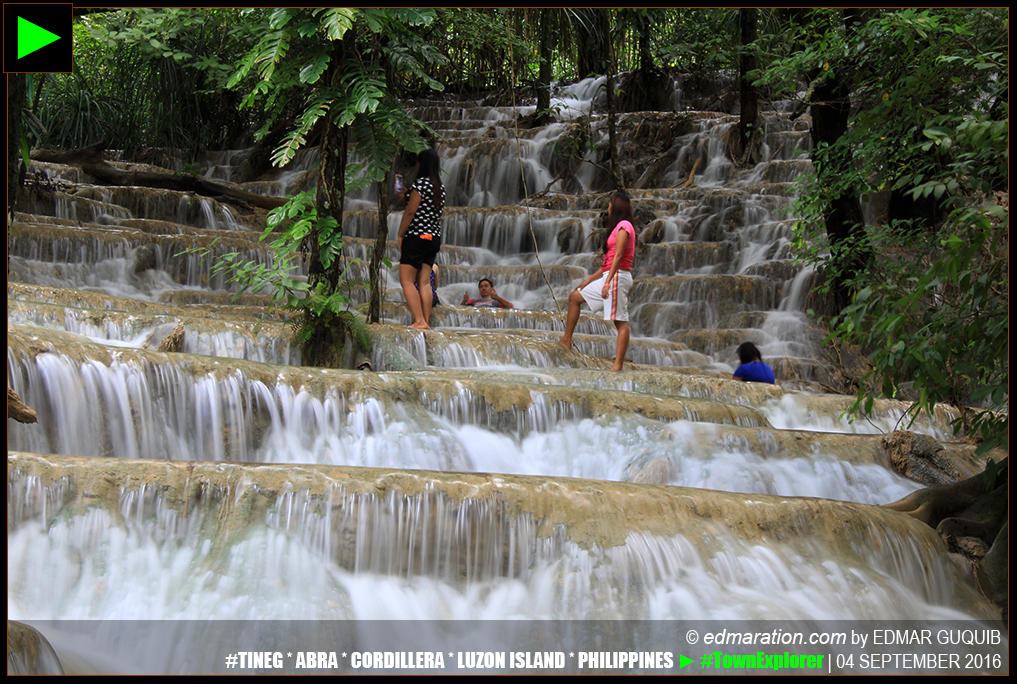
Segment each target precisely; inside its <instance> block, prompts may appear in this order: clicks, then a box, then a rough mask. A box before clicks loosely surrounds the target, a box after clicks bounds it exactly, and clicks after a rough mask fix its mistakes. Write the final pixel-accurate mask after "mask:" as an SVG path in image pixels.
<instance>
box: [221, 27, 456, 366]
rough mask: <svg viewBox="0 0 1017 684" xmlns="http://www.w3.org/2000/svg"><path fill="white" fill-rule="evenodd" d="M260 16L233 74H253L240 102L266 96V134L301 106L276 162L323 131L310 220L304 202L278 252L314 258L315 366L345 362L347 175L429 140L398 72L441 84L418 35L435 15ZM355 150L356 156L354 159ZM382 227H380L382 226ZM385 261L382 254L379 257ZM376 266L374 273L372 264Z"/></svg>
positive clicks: (380, 170) (377, 167)
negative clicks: (401, 91) (405, 103)
mask: <svg viewBox="0 0 1017 684" xmlns="http://www.w3.org/2000/svg"><path fill="white" fill-rule="evenodd" d="M248 12H249V16H251V17H252V19H256V20H255V21H254V22H253V28H252V32H253V33H254V35H255V37H256V38H257V44H256V45H255V47H254V48H253V49H251V51H250V52H249V53H248V54H247V56H246V57H245V58H244V59H243V61H242V62H241V63H240V66H239V68H238V69H237V71H236V73H235V74H234V75H233V77H232V78H231V79H230V81H229V85H230V86H231V87H234V86H237V85H239V84H241V83H242V82H243V81H244V79H245V78H246V77H247V76H248V75H249V74H252V73H256V74H257V79H256V83H255V84H254V86H253V88H252V89H251V91H250V93H249V95H248V96H247V98H246V99H245V101H244V104H245V105H246V106H253V105H254V104H255V103H262V104H263V105H264V106H265V107H266V108H267V110H268V113H269V116H268V119H267V121H266V123H265V125H264V126H263V127H262V129H261V131H260V133H261V134H262V135H264V134H265V133H266V132H267V131H268V130H269V129H270V127H271V126H272V125H273V124H274V123H275V122H276V120H277V119H279V118H280V117H283V116H285V115H286V114H287V112H288V110H290V109H291V108H294V107H297V108H299V109H300V113H299V114H298V115H297V116H296V118H295V123H294V125H293V127H292V129H291V130H290V132H289V133H288V134H286V135H285V136H284V137H283V140H282V142H281V144H280V145H279V146H278V147H277V148H276V150H275V153H274V154H273V157H272V161H273V163H274V164H275V165H277V166H285V165H286V164H287V163H289V162H290V160H292V159H293V156H294V155H295V154H296V152H297V150H299V149H300V148H301V147H303V146H304V145H305V144H306V143H307V141H308V138H309V137H310V136H311V135H312V134H317V135H318V136H319V138H320V140H321V142H320V144H319V158H320V168H319V174H318V190H317V195H316V199H315V208H314V211H313V217H310V216H309V213H310V210H309V208H307V207H304V208H302V209H301V210H300V211H299V212H298V213H296V214H293V215H292V216H289V217H287V218H290V219H294V218H298V217H305V218H310V220H309V221H306V222H305V221H298V224H299V225H300V226H301V229H300V230H296V231H294V230H286V231H285V233H284V242H283V243H282V244H279V243H278V240H277V249H284V250H285V251H288V252H290V253H292V252H295V251H296V249H297V245H299V249H300V250H302V251H303V252H304V253H306V254H307V256H308V259H309V262H310V263H309V275H308V284H309V290H308V295H307V297H306V298H305V300H303V304H302V306H301V310H302V313H301V318H300V321H299V332H298V334H299V336H300V339H301V341H302V342H303V344H304V353H305V358H306V359H307V360H308V362H309V363H311V364H314V365H326V366H335V365H338V364H339V361H340V358H341V354H342V350H343V349H344V347H345V343H346V338H347V330H348V327H347V325H345V324H346V323H347V322H348V321H349V320H350V319H349V316H348V315H347V314H348V313H349V312H348V306H349V299H348V298H347V297H346V296H345V294H344V289H345V288H344V286H343V285H342V280H343V278H344V276H345V275H346V267H347V263H346V261H345V260H344V259H343V257H342V211H343V202H344V199H345V194H346V188H347V183H348V182H362V183H370V182H380V181H383V180H384V179H385V174H386V172H387V171H388V169H389V167H390V166H391V163H392V160H393V157H394V156H395V154H396V153H397V152H398V151H399V150H400V149H401V148H405V149H408V150H410V151H414V152H415V151H419V150H422V149H424V148H425V147H426V143H425V142H424V140H423V139H422V138H421V137H420V135H419V131H420V127H421V126H422V124H421V123H420V122H418V121H416V120H415V119H414V118H413V117H411V116H410V115H409V114H407V113H406V111H405V109H404V108H403V107H402V106H401V105H400V103H399V102H398V101H397V99H396V94H397V93H396V85H395V83H393V80H394V79H397V78H403V79H416V80H418V81H420V82H422V83H424V84H426V85H427V86H429V87H432V88H435V89H439V90H440V89H441V84H439V83H438V82H437V81H435V80H434V79H433V78H431V77H430V76H429V75H428V73H427V69H426V68H425V67H426V65H428V64H435V63H440V62H441V61H442V59H443V58H442V56H441V55H440V54H438V53H437V52H436V51H435V50H434V49H433V48H432V47H431V46H429V45H428V44H427V43H426V42H424V41H423V39H422V38H421V37H420V36H419V35H417V33H415V31H414V29H415V28H422V27H425V26H427V25H428V24H430V23H431V22H432V21H433V19H434V12H433V11H430V10H415V9H348V8H329V9H313V10H306V9H296V8H286V9H276V10H272V11H270V12H264V11H261V10H248ZM350 147H353V148H354V149H355V151H356V159H357V161H356V162H355V163H348V154H349V149H350ZM385 229H386V227H385V225H384V224H382V225H380V226H379V230H382V231H383V230H385ZM375 257H376V258H378V259H380V258H381V255H378V254H376V255H375ZM375 272H377V271H375Z"/></svg>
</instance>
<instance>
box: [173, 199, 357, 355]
mask: <svg viewBox="0 0 1017 684" xmlns="http://www.w3.org/2000/svg"><path fill="white" fill-rule="evenodd" d="M270 238H271V242H270V243H269V244H270V245H271V247H272V249H273V258H272V260H271V262H270V263H263V262H258V261H253V260H250V259H247V258H245V257H244V255H243V254H241V253H239V252H228V253H226V254H222V255H220V256H218V257H214V256H213V254H214V252H213V250H214V247H215V243H214V242H213V244H212V245H211V246H209V247H207V248H202V249H196V250H190V251H191V252H193V253H197V254H200V255H201V256H202V257H204V258H206V259H210V260H212V267H211V272H212V274H213V275H224V276H226V278H227V279H228V281H229V282H231V283H233V284H234V285H236V286H237V287H238V290H237V293H236V295H235V296H234V299H237V298H239V297H240V296H241V295H243V294H245V293H247V292H251V291H255V292H262V291H265V290H267V291H268V292H269V293H270V294H271V295H272V304H271V307H277V306H278V307H281V308H283V309H286V310H289V311H294V312H296V313H297V314H298V315H297V316H296V317H294V318H293V319H292V323H293V327H294V330H295V331H296V335H297V339H298V340H299V341H300V343H301V344H302V345H303V346H304V347H305V348H306V347H307V346H308V345H312V344H313V345H318V346H322V345H323V344H324V343H323V340H322V336H321V332H320V331H321V330H323V329H327V331H328V334H327V337H328V339H329V340H331V341H330V342H329V343H328V345H333V346H334V345H338V346H339V347H340V348H339V349H334V348H332V349H325V350H324V351H325V352H326V355H327V356H329V357H331V358H333V359H338V358H339V357H340V356H341V354H342V349H341V347H342V346H343V345H344V344H345V339H346V337H347V335H348V336H350V337H352V338H353V340H354V341H355V342H356V343H357V344H358V346H359V347H360V348H361V349H363V350H364V351H370V349H371V339H370V336H369V335H368V333H367V326H366V324H365V323H364V320H363V319H362V318H361V317H360V316H359V315H357V314H356V313H354V312H353V311H351V310H350V306H351V305H352V300H351V299H350V293H351V292H353V291H355V290H357V289H359V288H367V287H368V285H369V283H367V281H365V280H363V279H359V278H348V277H345V272H346V270H347V269H348V268H349V267H350V266H355V265H357V264H359V260H356V259H351V260H348V261H347V262H346V264H345V268H344V269H343V274H344V277H342V278H341V279H340V280H339V281H338V283H337V284H336V285H335V286H331V285H329V284H328V283H327V282H325V281H323V280H320V281H318V282H317V283H315V284H313V285H311V284H309V283H308V281H307V279H306V278H304V277H302V276H300V275H299V273H300V272H301V270H302V269H301V264H302V263H303V262H304V261H305V258H306V251H305V246H306V245H308V243H309V242H310V241H311V240H314V241H316V242H317V243H318V244H319V245H320V248H319V255H320V257H321V259H322V262H323V263H324V264H325V266H326V268H331V267H332V265H333V264H335V263H336V262H337V261H339V260H341V259H343V256H342V248H343V239H342V232H341V231H340V230H339V223H338V221H336V220H335V219H334V218H333V217H331V216H319V215H318V211H317V208H316V207H315V204H314V193H313V192H310V191H308V192H303V193H300V194H299V195H295V196H293V197H291V198H290V200H289V201H288V202H287V203H286V204H285V205H283V206H282V207H280V208H278V209H274V210H273V211H271V212H270V213H269V215H268V221H267V227H266V229H265V232H264V233H263V234H262V235H261V237H260V238H259V240H262V241H264V240H268V239H270ZM271 307H270V308H271ZM328 345H325V346H328ZM322 351H323V350H321V349H318V350H316V352H317V354H318V356H319V358H320V354H321V352H322Z"/></svg>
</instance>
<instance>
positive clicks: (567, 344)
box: [558, 338, 572, 351]
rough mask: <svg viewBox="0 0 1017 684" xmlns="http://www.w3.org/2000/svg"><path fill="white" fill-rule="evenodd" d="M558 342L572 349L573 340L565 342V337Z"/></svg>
mask: <svg viewBox="0 0 1017 684" xmlns="http://www.w3.org/2000/svg"><path fill="white" fill-rule="evenodd" d="M558 344H560V345H561V346H563V347H565V348H566V349H568V350H569V351H572V342H571V341H569V342H565V339H564V338H562V339H560V340H558Z"/></svg>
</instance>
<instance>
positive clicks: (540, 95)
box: [533, 9, 554, 126]
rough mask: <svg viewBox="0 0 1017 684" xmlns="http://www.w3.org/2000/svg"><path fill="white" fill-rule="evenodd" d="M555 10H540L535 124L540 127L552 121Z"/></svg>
mask: <svg viewBox="0 0 1017 684" xmlns="http://www.w3.org/2000/svg"><path fill="white" fill-rule="evenodd" d="M553 11H554V10H551V9H542V10H540V14H539V16H540V71H539V76H538V77H537V116H536V118H534V121H533V122H534V123H535V124H536V125H538V126H543V125H544V124H547V123H550V121H551V112H550V109H551V58H552V50H551V48H552V44H551V13H552V12H553Z"/></svg>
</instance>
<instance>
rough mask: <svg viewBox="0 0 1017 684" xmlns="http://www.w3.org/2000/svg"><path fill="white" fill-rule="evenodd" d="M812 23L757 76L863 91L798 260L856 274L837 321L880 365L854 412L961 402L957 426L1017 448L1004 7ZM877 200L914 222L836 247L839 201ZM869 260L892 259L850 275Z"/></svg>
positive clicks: (817, 178)
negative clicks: (877, 406) (901, 401)
mask: <svg viewBox="0 0 1017 684" xmlns="http://www.w3.org/2000/svg"><path fill="white" fill-rule="evenodd" d="M810 17H811V19H810V21H808V22H805V23H802V24H794V23H791V24H790V25H789V26H788V28H787V31H786V34H785V35H781V36H778V37H776V39H775V41H774V42H773V43H771V47H774V49H776V48H777V47H779V48H780V49H781V50H783V52H781V53H779V54H776V55H775V54H774V53H773V52H771V53H770V57H771V58H774V57H776V58H775V59H774V60H773V61H771V63H770V64H769V65H768V66H767V67H766V68H765V69H763V70H761V71H760V73H759V78H758V81H757V82H758V84H760V85H764V86H767V87H770V88H776V89H778V92H780V89H786V90H785V92H786V91H787V90H790V91H792V92H800V91H801V90H802V89H803V88H802V84H801V79H802V78H805V80H806V83H807V86H806V87H805V88H804V90H805V92H806V93H807V95H806V99H807V100H808V98H809V97H810V94H811V93H812V92H814V91H815V90H817V89H818V88H819V85H820V84H822V83H823V82H825V81H827V80H828V79H834V78H839V79H842V80H843V82H844V83H849V84H850V85H851V93H852V94H851V102H852V109H853V112H854V114H853V116H852V119H851V122H850V126H849V128H848V130H847V132H845V133H844V134H842V135H841V136H840V138H839V139H837V140H836V141H835V142H833V143H830V144H820V145H817V146H816V148H815V149H814V150H813V153H812V159H813V166H814V171H815V172H814V173H813V174H811V175H809V176H808V177H806V178H805V179H804V180H803V181H802V184H801V187H800V190H801V195H800V199H799V200H798V201H797V202H796V204H795V212H796V213H797V215H798V216H799V217H800V220H799V221H798V222H797V223H796V247H797V248H798V249H799V254H801V255H803V256H804V258H806V260H810V261H812V262H813V263H814V264H815V265H816V266H817V268H819V269H820V270H821V271H824V272H825V275H826V276H827V278H826V280H827V282H831V281H834V280H836V279H838V278H847V277H851V278H853V280H852V281H851V282H850V285H851V288H852V289H853V291H854V292H855V295H854V298H853V300H852V301H851V303H850V304H849V305H848V306H847V307H846V308H844V310H843V311H841V312H840V315H839V316H835V317H834V318H833V319H832V321H831V328H832V330H833V332H832V334H831V337H832V338H834V339H839V340H843V341H847V342H851V343H855V344H858V345H860V346H861V347H862V349H863V351H865V352H866V353H868V354H869V355H870V360H871V362H872V364H873V368H872V372H871V373H870V374H869V375H868V377H867V380H868V381H869V384H868V385H866V386H865V387H863V388H861V389H860V391H859V394H858V399H857V401H856V402H855V405H854V407H853V408H854V410H855V411H859V410H868V409H869V408H871V406H872V402H873V399H874V397H875V396H877V395H878V394H880V393H881V394H883V395H884V396H888V397H898V398H911V399H912V400H913V401H914V404H913V414H912V417H913V416H914V415H917V414H918V413H920V412H923V411H924V412H929V413H931V412H932V411H933V410H934V408H935V406H936V404H937V403H941V402H947V403H951V404H954V405H956V406H958V407H959V408H960V409H961V412H962V415H961V418H960V419H959V420H958V422H957V424H956V425H955V428H956V429H957V430H958V432H961V431H963V432H966V433H967V434H970V435H974V436H977V437H978V438H979V439H980V440H982V447H983V448H988V447H989V446H993V445H997V444H1001V445H1004V446H1005V445H1006V444H1007V436H1006V430H1007V406H1008V395H1007V382H1008V360H1007V357H1008V324H1009V319H1008V295H1007V280H1008V266H1007V262H1006V253H1007V238H1006V235H1007V227H1008V213H1007V210H1006V209H1005V208H1004V207H1003V206H1001V204H1000V200H999V198H997V197H995V196H994V195H993V192H992V191H993V190H994V189H997V188H998V187H1000V186H1001V185H1002V184H1003V183H1004V182H1005V179H1006V174H1007V169H1008V165H1009V152H1008V139H1007V136H1008V132H1009V125H1008V118H1007V101H1006V100H1007V77H1008V73H1009V64H1008V57H1007V52H1006V49H1005V46H1006V38H1007V32H1006V27H1007V22H1006V16H1005V12H997V11H991V10H969V9H963V10H960V9H958V10H912V9H906V10H893V11H879V10H871V11H867V13H866V14H864V15H863V16H862V17H861V21H859V23H858V24H857V25H855V26H854V28H853V30H850V31H849V30H847V28H846V27H845V25H844V24H843V22H841V21H840V19H841V17H839V16H838V15H837V14H833V13H831V12H830V11H817V12H815V13H813V14H812V15H810ZM810 36H811V37H810ZM764 52H765V50H764ZM876 193H884V196H886V195H891V193H892V196H895V197H900V198H902V199H903V200H904V201H906V202H909V203H910V204H909V205H907V206H909V207H910V211H911V213H910V215H907V214H905V215H902V216H899V217H897V218H896V219H895V220H888V221H886V222H885V223H884V224H883V225H880V226H868V227H865V228H864V229H863V230H858V231H856V232H855V233H853V234H852V235H851V236H849V237H847V238H844V239H841V240H840V241H839V242H837V243H836V244H831V243H830V241H829V240H828V239H827V236H826V235H824V234H822V233H821V228H822V225H823V219H824V217H825V216H827V213H828V212H829V211H830V207H831V203H832V202H833V201H834V200H835V199H837V198H839V197H853V198H860V199H863V200H864V199H869V198H870V197H874V196H876ZM859 254H868V255H878V256H877V257H876V258H875V259H873V260H872V261H870V262H868V263H869V265H868V267H867V268H866V269H865V270H864V271H862V272H849V270H850V269H848V268H847V267H846V266H845V265H846V264H848V265H849V264H852V263H858V261H857V259H855V257H856V256H857V255H859ZM969 404H974V405H977V406H978V407H979V408H976V409H970V408H964V407H965V405H969Z"/></svg>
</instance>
